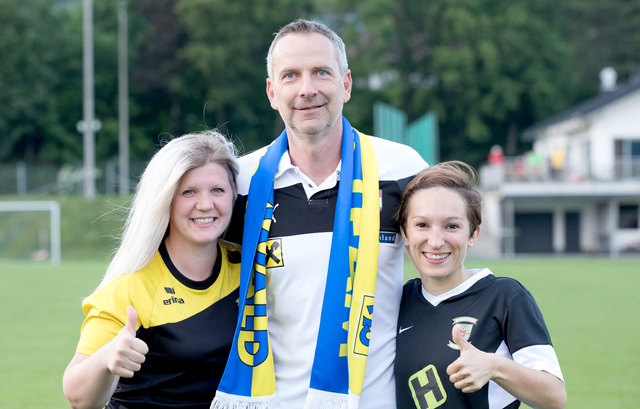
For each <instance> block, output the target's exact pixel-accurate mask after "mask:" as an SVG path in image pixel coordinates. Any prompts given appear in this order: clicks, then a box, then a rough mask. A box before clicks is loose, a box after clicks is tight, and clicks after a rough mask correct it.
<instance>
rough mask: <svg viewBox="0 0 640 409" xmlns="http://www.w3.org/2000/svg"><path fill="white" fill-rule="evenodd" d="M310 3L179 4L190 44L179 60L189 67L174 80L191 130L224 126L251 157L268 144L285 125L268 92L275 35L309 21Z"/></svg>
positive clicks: (203, 0)
mask: <svg viewBox="0 0 640 409" xmlns="http://www.w3.org/2000/svg"><path fill="white" fill-rule="evenodd" d="M312 10H313V5H312V2H311V1H309V0H303V1H301V0H277V1H275V0H274V1H269V2H267V1H253V0H236V1H233V2H228V1H224V0H178V2H177V5H176V14H177V15H178V19H179V22H180V23H181V24H182V26H183V27H184V29H185V31H186V33H187V36H188V40H187V43H186V45H185V47H184V48H183V49H182V50H180V53H179V55H178V56H177V57H179V58H181V59H183V60H184V61H185V62H186V64H187V68H186V69H185V70H184V71H182V72H181V75H180V76H178V77H176V78H175V81H176V86H177V88H178V89H179V90H180V93H181V95H182V96H183V97H185V98H189V99H191V100H192V102H193V103H194V104H195V105H191V106H190V109H191V111H190V112H185V113H184V115H186V118H187V119H188V120H189V123H188V124H187V125H188V126H190V127H192V128H193V127H195V128H198V129H202V128H207V127H216V126H220V127H222V130H223V131H226V132H227V133H228V134H229V135H230V136H232V137H233V138H234V139H236V141H237V142H238V144H239V146H240V149H241V151H243V152H248V151H251V150H253V149H256V148H257V147H259V146H262V145H264V144H266V143H269V142H271V141H272V140H273V138H274V136H275V135H276V134H277V133H279V132H281V131H282V129H283V126H282V125H281V124H280V122H279V117H278V114H277V113H276V112H275V111H273V110H272V109H271V107H270V105H269V103H268V99H267V96H266V92H265V87H266V82H265V79H266V77H267V73H266V60H265V58H266V56H267V51H268V48H269V44H270V43H271V40H272V39H273V33H274V32H276V31H277V30H278V29H279V28H280V27H281V26H282V25H284V24H286V23H288V22H289V21H291V20H293V19H295V18H297V17H309V15H310V13H311V12H312Z"/></svg>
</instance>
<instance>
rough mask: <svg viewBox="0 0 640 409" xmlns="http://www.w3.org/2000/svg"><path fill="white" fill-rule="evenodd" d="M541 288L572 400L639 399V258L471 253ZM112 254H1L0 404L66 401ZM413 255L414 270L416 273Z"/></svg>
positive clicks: (613, 406)
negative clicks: (64, 381)
mask: <svg viewBox="0 0 640 409" xmlns="http://www.w3.org/2000/svg"><path fill="white" fill-rule="evenodd" d="M466 266H467V268H474V267H485V266H487V267H490V268H491V269H492V270H493V272H494V274H496V275H499V276H500V275H505V276H511V277H514V278H516V279H518V280H519V281H520V282H521V283H523V284H524V285H525V286H526V287H527V288H528V289H529V291H531V293H532V294H533V295H534V297H535V298H536V300H537V301H538V304H539V306H540V308H541V310H542V313H543V314H544V317H545V320H546V322H547V326H548V327H549V331H550V332H551V337H552V340H553V342H554V346H555V348H556V352H557V354H558V358H559V360H560V364H561V366H562V370H563V373H564V376H565V380H566V385H567V391H568V396H569V398H568V403H567V408H574V409H578V408H580V409H589V408H594V409H595V408H598V409H600V408H607V409H627V408H636V407H640V388H639V387H638V384H637V382H638V379H640V346H639V343H638V340H639V339H640V296H639V295H638V291H639V289H640V259H639V258H633V259H631V258H630V259H608V258H556V257H552V258H531V259H511V260H470V261H468V262H467V265H466ZM105 267H106V262H104V261H64V262H63V263H62V264H61V265H60V266H51V265H49V264H46V263H33V262H0V271H1V274H2V277H3V282H4V285H3V288H2V302H3V308H1V309H0V311H1V312H0V352H1V353H2V357H1V360H2V364H1V365H0V408H2V409H36V408H38V409H42V408H47V409H57V408H66V407H67V406H66V403H65V400H64V397H63V394H62V387H61V378H62V372H63V371H64V368H65V366H66V365H67V363H68V361H69V359H70V358H71V356H72V355H73V353H74V348H75V343H76V342H77V338H78V334H79V330H80V324H81V322H82V318H83V316H82V312H81V309H80V303H81V300H82V298H83V297H84V296H86V295H88V294H89V293H90V292H91V291H92V289H93V288H94V287H95V286H96V285H97V283H98V282H99V280H100V278H101V276H102V274H103V272H104V269H105ZM414 276H415V273H414V271H413V267H412V266H411V265H410V263H407V269H406V274H405V277H406V278H410V277H414Z"/></svg>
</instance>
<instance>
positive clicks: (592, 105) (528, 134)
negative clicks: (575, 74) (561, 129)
mask: <svg viewBox="0 0 640 409" xmlns="http://www.w3.org/2000/svg"><path fill="white" fill-rule="evenodd" d="M639 90H640V76H634V77H633V78H632V79H631V80H630V81H629V82H628V83H627V84H625V85H622V86H618V87H617V88H615V89H614V90H613V91H606V92H601V93H600V94H598V95H596V96H595V97H593V98H590V99H587V100H586V101H583V102H581V103H579V104H578V105H575V106H574V107H572V108H570V109H568V110H566V111H564V112H561V113H559V114H558V115H555V116H552V117H551V118H548V119H545V120H544V121H542V122H538V123H537V124H535V125H533V126H531V127H530V128H527V129H526V130H525V131H524V133H523V138H524V139H525V140H532V139H534V138H535V136H536V135H538V134H539V133H540V132H542V131H544V130H545V129H547V128H549V127H551V126H553V125H556V124H559V123H562V122H566V121H569V120H572V119H579V118H582V117H584V116H586V115H588V114H590V113H591V112H593V111H596V110H598V109H600V108H602V107H604V106H606V105H609V104H611V103H613V102H615V101H617V100H619V99H621V98H623V97H625V96H627V95H629V94H631V93H633V92H635V91H639Z"/></svg>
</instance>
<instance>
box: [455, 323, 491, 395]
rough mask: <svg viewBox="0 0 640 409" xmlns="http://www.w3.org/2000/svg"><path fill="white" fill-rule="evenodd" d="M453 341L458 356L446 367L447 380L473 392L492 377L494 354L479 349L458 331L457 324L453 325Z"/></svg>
mask: <svg viewBox="0 0 640 409" xmlns="http://www.w3.org/2000/svg"><path fill="white" fill-rule="evenodd" d="M452 336H453V342H455V343H456V345H458V347H459V348H460V357H459V358H458V359H456V360H455V361H453V363H451V365H449V366H448V367H447V374H448V375H449V380H450V381H451V383H453V385H454V386H455V387H456V388H457V389H461V390H462V392H464V393H470V392H475V391H478V390H480V389H482V387H483V386H484V385H485V384H486V383H487V382H489V380H491V379H492V378H493V373H494V369H495V364H494V359H493V357H494V356H495V354H490V353H486V352H482V351H480V350H479V349H478V348H476V347H474V346H473V345H471V343H469V342H468V341H467V340H466V339H464V337H463V336H462V334H461V333H460V326H459V325H458V324H456V325H454V326H453V330H452Z"/></svg>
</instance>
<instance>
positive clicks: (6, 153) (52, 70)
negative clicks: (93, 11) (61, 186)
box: [0, 0, 81, 161]
mask: <svg viewBox="0 0 640 409" xmlns="http://www.w3.org/2000/svg"><path fill="white" fill-rule="evenodd" d="M0 3H1V7H0V55H2V58H1V59H0V100H2V101H3V103H2V104H0V134H1V135H2V138H0V160H5V161H16V160H27V161H33V160H35V159H42V160H50V161H55V160H57V159H58V158H59V157H67V158H68V157H73V156H74V153H73V151H74V147H73V143H72V141H71V140H70V138H69V135H70V133H69V132H68V130H67V129H66V127H67V126H70V125H71V123H70V122H71V121H69V120H68V116H71V117H73V113H74V112H75V113H77V112H80V111H79V108H80V106H79V105H78V104H77V101H79V100H78V99H77V96H78V95H80V94H75V93H74V92H65V91H67V90H68V88H67V86H68V84H67V81H68V80H71V81H73V79H70V78H68V77H67V75H70V74H72V73H74V72H75V71H76V70H77V68H78V67H79V66H78V64H77V63H75V61H77V56H78V53H77V52H76V51H75V50H73V45H74V44H75V45H77V46H78V47H79V45H80V42H79V41H80V38H81V37H79V36H78V32H77V31H76V30H71V29H69V28H68V27H67V26H65V22H66V21H67V20H73V19H74V15H73V13H72V12H70V10H69V9H68V8H67V7H63V6H57V7H54V6H52V5H51V3H50V2H49V1H47V0H32V1H29V2H28V3H27V2H23V1H20V0H2V1H1V2H0ZM72 100H75V101H76V103H71V101H72ZM78 119H79V116H76V117H75V120H76V121H77V120H78ZM73 128H74V131H75V122H73ZM67 150H70V152H67Z"/></svg>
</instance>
